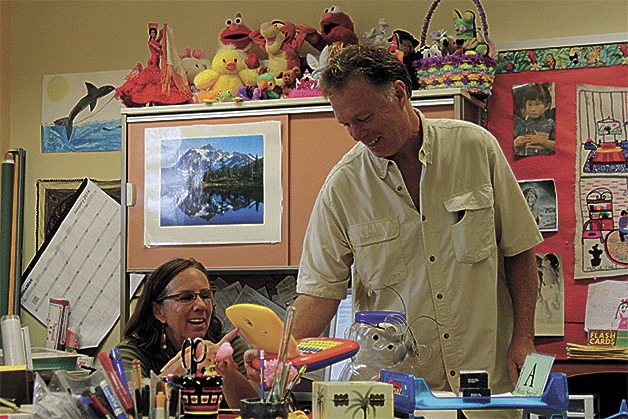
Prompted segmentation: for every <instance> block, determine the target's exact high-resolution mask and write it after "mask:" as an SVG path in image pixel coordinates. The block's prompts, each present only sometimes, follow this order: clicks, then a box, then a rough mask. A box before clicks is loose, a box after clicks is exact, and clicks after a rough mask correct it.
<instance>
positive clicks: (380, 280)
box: [347, 218, 407, 289]
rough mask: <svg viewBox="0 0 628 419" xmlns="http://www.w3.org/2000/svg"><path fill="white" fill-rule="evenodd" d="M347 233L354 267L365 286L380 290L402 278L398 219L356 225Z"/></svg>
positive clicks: (401, 254) (405, 273) (404, 274)
mask: <svg viewBox="0 0 628 419" xmlns="http://www.w3.org/2000/svg"><path fill="white" fill-rule="evenodd" d="M347 233H348V235H349V241H350V242H351V247H352V249H353V256H354V267H353V269H354V271H355V273H356V275H357V276H358V279H359V280H360V281H362V283H364V284H365V285H366V286H367V287H368V288H371V289H380V288H382V286H384V285H393V284H396V283H399V282H400V281H402V280H403V279H405V277H406V275H407V269H406V266H405V262H404V260H405V259H404V257H403V255H404V253H403V247H402V245H401V237H400V226H399V219H398V218H391V219H382V220H375V221H371V222H368V223H361V224H356V225H353V226H351V227H349V229H348V231H347Z"/></svg>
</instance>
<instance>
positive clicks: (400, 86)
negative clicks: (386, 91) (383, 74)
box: [393, 80, 408, 106]
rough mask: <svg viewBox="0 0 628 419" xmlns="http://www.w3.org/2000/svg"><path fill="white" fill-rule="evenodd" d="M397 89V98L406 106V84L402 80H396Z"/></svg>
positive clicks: (394, 84) (395, 86)
mask: <svg viewBox="0 0 628 419" xmlns="http://www.w3.org/2000/svg"><path fill="white" fill-rule="evenodd" d="M393 86H394V88H395V97H396V98H397V100H398V101H399V103H400V104H401V105H404V106H405V104H406V102H405V101H406V100H408V93H407V92H406V84H405V83H404V82H403V81H401V80H395V82H394V83H393Z"/></svg>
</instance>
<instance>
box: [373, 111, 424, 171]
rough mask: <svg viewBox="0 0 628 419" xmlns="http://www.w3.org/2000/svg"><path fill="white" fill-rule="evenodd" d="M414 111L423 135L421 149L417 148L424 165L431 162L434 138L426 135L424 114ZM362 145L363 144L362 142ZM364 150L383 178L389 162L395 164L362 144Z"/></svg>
mask: <svg viewBox="0 0 628 419" xmlns="http://www.w3.org/2000/svg"><path fill="white" fill-rule="evenodd" d="M415 112H416V113H417V115H418V116H419V119H420V120H421V135H423V141H422V144H421V149H420V150H419V156H418V157H419V161H420V162H421V163H422V164H423V165H424V166H425V165H427V164H430V163H432V147H433V145H434V139H433V138H432V136H429V135H427V132H428V130H427V125H426V122H425V116H424V115H423V113H422V112H421V111H419V110H418V109H415ZM362 145H363V144H362ZM363 149H364V152H365V153H367V155H368V158H369V159H370V161H371V163H372V164H373V167H374V168H375V172H376V173H377V175H378V176H379V177H380V178H381V179H384V178H385V177H386V175H387V174H388V168H389V167H390V165H391V164H395V162H394V161H393V160H391V159H388V158H382V157H376V156H375V155H374V154H373V153H371V151H370V150H369V149H368V147H367V146H365V145H363Z"/></svg>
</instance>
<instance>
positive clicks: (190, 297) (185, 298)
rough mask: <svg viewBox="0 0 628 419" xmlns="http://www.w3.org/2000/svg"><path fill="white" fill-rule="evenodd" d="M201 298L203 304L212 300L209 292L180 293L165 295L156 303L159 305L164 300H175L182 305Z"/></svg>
mask: <svg viewBox="0 0 628 419" xmlns="http://www.w3.org/2000/svg"><path fill="white" fill-rule="evenodd" d="M197 296H199V297H201V300H203V302H204V303H206V304H207V303H210V302H211V300H212V292H211V290H201V291H199V292H193V291H181V292H178V293H176V294H170V295H166V296H164V297H161V298H158V299H157V302H158V303H161V302H162V301H164V300H175V301H177V302H179V303H182V304H191V303H192V302H194V300H196V297H197Z"/></svg>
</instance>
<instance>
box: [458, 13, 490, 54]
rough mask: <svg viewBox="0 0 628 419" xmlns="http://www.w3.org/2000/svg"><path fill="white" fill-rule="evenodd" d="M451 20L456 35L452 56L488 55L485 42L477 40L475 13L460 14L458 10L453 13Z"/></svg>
mask: <svg viewBox="0 0 628 419" xmlns="http://www.w3.org/2000/svg"><path fill="white" fill-rule="evenodd" d="M451 18H452V20H453V22H454V31H455V33H456V40H455V48H454V51H453V55H457V54H481V55H486V54H487V53H488V46H487V45H486V43H485V42H483V41H480V40H479V39H478V38H477V28H476V26H475V13H473V11H471V10H467V11H466V12H464V15H463V14H461V13H460V12H459V11H458V10H455V9H454V11H453V13H452V14H451Z"/></svg>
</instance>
